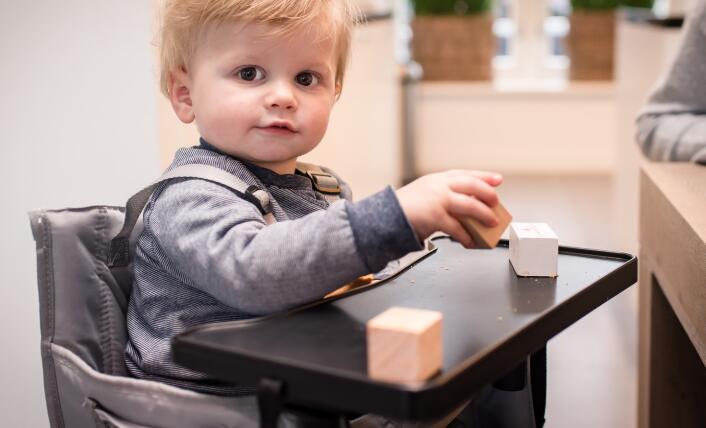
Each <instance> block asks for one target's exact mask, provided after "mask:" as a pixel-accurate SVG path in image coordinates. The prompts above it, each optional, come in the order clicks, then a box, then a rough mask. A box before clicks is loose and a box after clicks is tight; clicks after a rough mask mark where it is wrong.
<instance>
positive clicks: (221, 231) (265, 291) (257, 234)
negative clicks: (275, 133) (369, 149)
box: [145, 180, 419, 315]
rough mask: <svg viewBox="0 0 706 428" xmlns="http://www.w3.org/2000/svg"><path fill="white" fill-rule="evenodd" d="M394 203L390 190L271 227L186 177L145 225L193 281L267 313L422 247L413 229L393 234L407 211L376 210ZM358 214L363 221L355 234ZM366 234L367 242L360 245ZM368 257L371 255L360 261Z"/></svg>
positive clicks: (224, 193) (242, 204) (244, 205)
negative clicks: (411, 240)
mask: <svg viewBox="0 0 706 428" xmlns="http://www.w3.org/2000/svg"><path fill="white" fill-rule="evenodd" d="M390 197H392V198H393V199H392V200H390ZM371 200H373V201H374V202H373V203H371V202H370V201H371ZM392 202H394V203H397V202H396V197H395V196H394V192H392V191H391V189H386V190H385V191H383V192H380V193H378V194H375V195H372V196H371V197H369V198H366V199H364V200H362V201H361V202H359V203H357V204H353V203H351V202H348V201H344V200H341V201H338V202H335V203H333V204H332V205H331V206H330V207H329V209H327V210H322V211H317V212H314V213H311V214H309V215H306V216H304V217H302V218H300V219H297V220H290V221H283V222H278V223H275V224H272V225H269V226H267V225H266V224H265V222H264V219H263V217H262V215H261V214H260V212H259V211H258V210H257V208H255V207H254V206H253V205H252V204H251V203H250V202H247V201H245V200H243V199H241V198H239V197H238V196H236V195H235V194H233V193H232V192H231V191H229V190H228V189H225V188H223V187H221V186H219V185H217V184H213V183H210V182H207V181H203V180H187V181H183V182H180V183H176V184H173V185H170V186H168V187H167V188H166V189H165V190H164V191H163V192H162V193H161V194H160V195H159V196H158V197H157V199H156V200H155V202H154V204H153V206H152V209H151V211H150V214H149V217H148V218H146V219H145V227H149V228H150V229H151V231H152V233H154V235H155V236H156V238H157V240H158V242H159V244H160V246H161V247H162V249H163V251H164V252H165V254H167V256H168V257H169V258H170V259H171V261H172V262H173V263H174V264H175V265H176V266H178V267H179V269H180V270H181V273H182V274H183V275H184V276H186V277H187V278H188V279H189V280H190V283H192V284H193V285H194V286H196V287H199V288H200V289H203V290H204V291H206V292H207V293H209V294H211V295H212V296H214V297H215V298H216V299H218V300H219V301H221V302H223V303H225V304H227V305H229V306H231V307H234V308H236V309H238V310H240V311H243V312H245V313H249V314H254V315H260V314H268V313H272V312H275V311H279V310H283V309H286V308H289V307H292V306H295V305H298V304H302V303H306V302H310V301H312V300H316V299H318V298H321V297H322V296H324V295H325V294H326V293H328V292H330V291H332V290H334V289H336V288H338V287H340V286H341V285H343V284H346V283H348V282H350V281H351V280H353V279H355V278H357V277H358V276H360V275H364V274H367V273H371V272H372V269H375V268H376V267H377V266H381V267H382V266H384V265H385V264H386V263H387V262H388V261H389V260H392V259H395V258H399V257H401V256H403V255H404V254H406V253H407V252H409V251H412V250H415V249H418V248H417V247H418V245H419V244H418V242H416V237H415V238H413V239H414V242H409V236H412V237H414V233H413V232H411V235H410V231H405V230H390V229H389V228H390V226H392V227H399V225H400V220H399V219H398V218H397V217H398V216H400V215H401V216H402V217H404V214H402V212H401V209H400V210H399V211H397V210H396V208H395V207H394V206H393V207H392V209H387V210H379V212H372V211H373V210H377V209H378V208H379V207H380V206H381V205H389V204H391V203H392ZM393 205H394V204H393ZM398 206H399V204H398V203H397V207H398ZM351 215H352V216H353V217H354V218H356V219H357V220H359V222H358V223H356V224H357V226H356V228H358V229H359V230H356V231H355V232H354V230H353V227H352V225H351V221H350V220H349V216H351ZM370 219H377V221H376V222H371V221H370ZM405 222H406V220H405ZM368 223H371V224H370V225H368ZM381 224H384V225H385V226H382V228H383V229H385V230H384V232H381V231H380V230H379V228H378V227H379V226H380V225H381ZM361 236H362V237H365V238H364V241H363V242H362V245H361V243H359V242H356V238H357V237H358V238H359V237H361ZM363 252H370V253H369V254H366V256H365V257H361V254H363ZM371 260H372V262H371Z"/></svg>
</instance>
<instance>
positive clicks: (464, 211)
mask: <svg viewBox="0 0 706 428" xmlns="http://www.w3.org/2000/svg"><path fill="white" fill-rule="evenodd" d="M449 200H450V203H449V208H448V209H449V212H450V213H451V214H452V215H453V216H454V217H473V218H475V219H476V220H478V221H480V222H481V223H483V224H485V225H486V226H488V227H495V226H497V225H498V217H497V216H496V215H495V213H494V212H493V210H491V209H490V208H489V207H488V206H487V205H486V204H484V203H483V202H481V201H479V200H478V199H476V198H474V197H472V196H468V195H464V194H462V193H453V192H452V193H451V195H449Z"/></svg>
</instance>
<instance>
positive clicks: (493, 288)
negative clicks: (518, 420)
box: [173, 237, 637, 420]
mask: <svg viewBox="0 0 706 428" xmlns="http://www.w3.org/2000/svg"><path fill="white" fill-rule="evenodd" d="M432 243H433V244H434V245H435V246H436V250H435V251H434V252H431V253H429V254H428V255H427V256H426V257H425V258H423V259H422V260H420V261H418V262H417V263H416V264H413V265H412V266H411V267H409V268H407V269H406V270H404V271H403V272H401V273H399V274H398V275H397V276H395V277H393V278H391V279H388V280H386V281H384V282H382V283H379V284H376V285H375V286H372V287H369V288H367V289H364V290H358V291H354V292H352V293H350V294H348V295H344V296H340V297H339V298H336V299H333V300H330V301H323V302H317V303H314V304H312V305H307V306H305V307H302V308H297V309H295V310H292V311H290V312H287V313H284V314H278V315H274V316H270V317H266V318H261V319H255V320H247V321H236V322H228V323H220V324H213V325H207V326H200V327H197V328H194V329H192V330H189V331H187V332H185V333H184V334H182V335H180V336H178V337H176V338H175V340H174V341H173V350H174V357H175V360H176V361H177V362H178V363H179V364H183V365H185V366H187V367H190V368H192V369H196V370H200V371H203V372H206V373H209V374H210V375H212V376H214V377H216V378H219V379H222V380H224V381H230V382H237V383H242V384H253V385H255V384H261V385H262V383H261V382H262V381H263V379H268V380H275V381H276V383H275V385H279V386H280V388H279V390H278V391H274V392H273V390H272V389H271V388H270V389H269V391H270V392H271V393H275V394H278V396H279V399H280V400H281V402H283V403H288V404H294V405H297V406H304V407H306V408H316V409H326V410H328V411H330V412H334V413H345V412H360V413H366V412H370V413H376V414H381V415H385V416H388V417H392V418H399V419H405V420H428V419H432V418H437V417H440V416H442V415H444V414H446V413H447V412H449V411H451V410H452V409H454V408H456V407H457V406H459V405H460V404H462V403H463V402H465V401H466V400H468V398H469V397H471V396H472V394H473V393H474V392H477V391H478V390H479V389H480V388H482V387H483V386H484V385H486V384H488V383H491V382H493V381H494V380H496V379H498V378H500V377H502V376H503V375H504V374H506V373H508V372H509V371H511V370H512V369H513V368H514V367H516V366H517V365H518V364H519V363H521V362H522V361H526V359H527V356H528V355H530V354H532V353H533V352H535V351H537V350H539V349H541V348H543V347H544V346H545V344H546V342H547V341H548V340H549V339H550V338H551V337H553V336H554V335H556V334H557V333H559V332H560V331H562V330H563V329H565V328H566V327H568V326H569V325H571V324H572V323H574V322H575V321H577V320H578V319H580V318H581V317H583V316H584V315H586V314H588V313H589V312H590V311H592V310H593V309H595V308H597V307H598V306H600V305H601V304H603V303H605V302H606V301H607V300H609V299H611V298H612V297H614V296H615V295H617V294H618V293H620V292H621V291H623V290H624V289H626V288H627V287H629V286H630V285H631V284H633V283H635V282H636V281H637V259H636V258H635V257H634V256H631V255H629V254H623V253H612V252H606V251H597V250H586V249H579V248H570V247H560V249H559V253H560V254H559V269H558V273H559V276H558V277H557V278H519V277H517V276H516V275H515V273H514V270H513V268H512V267H511V265H510V264H509V262H508V247H507V246H508V243H507V241H501V242H500V244H499V246H498V247H497V248H495V249H493V250H466V249H464V248H463V247H462V246H461V245H459V244H458V243H456V242H454V241H452V240H451V239H449V238H448V237H440V238H437V239H434V240H433V241H432ZM390 306H405V307H413V308H422V309H431V310H437V311H440V312H442V313H443V315H444V333H443V338H444V362H443V368H442V369H441V371H440V373H438V374H437V375H436V376H434V377H433V378H431V379H430V380H428V381H426V382H421V383H417V384H395V383H386V382H380V381H376V380H374V379H371V378H369V377H368V375H367V370H366V345H365V323H366V322H367V321H368V320H369V319H370V318H372V317H374V316H375V315H377V314H379V313H381V312H382V311H384V310H385V309H387V308H388V307H390ZM440 397H443V399H439V398H440Z"/></svg>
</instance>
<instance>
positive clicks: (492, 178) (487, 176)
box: [453, 169, 503, 187]
mask: <svg viewBox="0 0 706 428" xmlns="http://www.w3.org/2000/svg"><path fill="white" fill-rule="evenodd" d="M453 172H454V173H455V174H457V175H462V176H466V177H474V178H477V179H479V180H483V181H484V182H486V183H487V184H489V185H491V186H493V187H496V186H499V185H500V184H502V182H503V176H502V174H498V173H497V172H491V171H476V170H466V169H459V170H455V171H453Z"/></svg>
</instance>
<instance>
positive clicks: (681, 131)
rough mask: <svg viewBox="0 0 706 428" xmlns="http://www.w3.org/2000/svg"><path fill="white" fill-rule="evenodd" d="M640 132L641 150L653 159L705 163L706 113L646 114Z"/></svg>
mask: <svg viewBox="0 0 706 428" xmlns="http://www.w3.org/2000/svg"><path fill="white" fill-rule="evenodd" d="M704 84H706V82H704ZM637 132H638V141H639V143H640V146H641V148H642V152H643V153H644V154H645V156H647V157H648V158H649V159H651V160H654V161H689V162H695V163H701V164H706V114H701V115H697V114H688V113H680V114H663V115H644V116H641V117H640V119H639V121H638V131H637Z"/></svg>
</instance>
